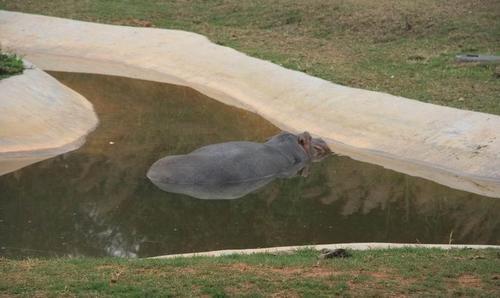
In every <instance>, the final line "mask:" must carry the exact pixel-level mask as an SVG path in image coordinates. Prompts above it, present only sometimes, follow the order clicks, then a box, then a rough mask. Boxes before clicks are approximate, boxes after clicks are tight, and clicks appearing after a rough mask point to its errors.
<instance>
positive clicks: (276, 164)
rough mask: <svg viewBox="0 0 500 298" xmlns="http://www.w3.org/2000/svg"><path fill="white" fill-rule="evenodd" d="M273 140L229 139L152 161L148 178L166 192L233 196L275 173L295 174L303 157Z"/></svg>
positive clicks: (267, 181)
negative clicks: (231, 140)
mask: <svg viewBox="0 0 500 298" xmlns="http://www.w3.org/2000/svg"><path fill="white" fill-rule="evenodd" d="M278 147H279V146H275V145H273V144H268V143H265V144H259V143H253V142H228V143H222V144H215V145H209V146H205V147H202V148H200V149H197V150H195V151H193V152H191V153H189V154H186V155H177V156H167V157H165V158H162V159H160V160H158V161H157V162H155V163H154V164H153V165H152V166H151V168H150V170H149V171H148V174H147V176H148V178H149V179H150V180H151V181H152V182H153V183H154V184H155V185H157V186H158V187H160V188H161V189H163V190H165V191H169V192H178V193H185V194H189V195H192V196H195V197H198V198H209V199H211V198H221V199H228V198H236V197H240V196H242V195H244V194H246V193H248V192H251V191H253V190H254V189H257V188H259V187H261V186H263V185H265V184H267V183H269V182H270V181H272V180H273V179H274V178H276V177H285V176H290V175H293V174H295V173H296V172H297V171H298V170H299V169H300V168H301V167H302V166H303V165H302V160H301V159H300V158H297V157H296V156H295V155H293V154H287V152H286V150H285V151H283V148H281V147H280V148H278Z"/></svg>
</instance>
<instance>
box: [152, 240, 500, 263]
mask: <svg viewBox="0 0 500 298" xmlns="http://www.w3.org/2000/svg"><path fill="white" fill-rule="evenodd" d="M405 247H407V248H417V247H418V248H439V249H463V248H471V249H486V248H494V249H500V246H498V245H466V244H405V243H380V242H370V243H338V244H319V245H302V246H280V247H268V248H253V249H227V250H214V251H206V252H196V253H186V254H174V255H164V256H157V257H151V258H148V259H171V258H183V257H184V258H190V257H220V256H227V255H235V254H236V255H249V254H255V253H287V252H294V251H296V250H301V249H314V250H321V249H337V248H343V249H351V250H369V249H391V248H405Z"/></svg>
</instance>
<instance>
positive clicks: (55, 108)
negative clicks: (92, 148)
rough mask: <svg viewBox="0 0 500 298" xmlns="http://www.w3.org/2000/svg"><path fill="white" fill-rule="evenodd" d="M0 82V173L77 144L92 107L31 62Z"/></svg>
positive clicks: (92, 117) (92, 122)
mask: <svg viewBox="0 0 500 298" xmlns="http://www.w3.org/2000/svg"><path fill="white" fill-rule="evenodd" d="M25 64H26V65H27V66H28V68H27V69H25V70H24V73H23V74H21V75H16V76H12V77H9V78H6V79H3V80H0V175H3V174H5V173H8V172H11V171H14V170H17V169H19V168H22V167H24V166H27V165H29V164H32V163H34V162H37V161H40V160H43V159H47V158H50V157H53V156H56V155H58V154H61V153H64V152H68V151H71V150H74V149H77V148H78V147H80V146H81V145H82V144H83V142H84V141H85V136H86V135H87V134H88V133H89V132H90V131H92V130H93V129H94V127H95V126H96V124H97V116H96V114H95V113H94V110H93V107H92V105H91V104H90V103H89V102H88V101H87V100H86V99H85V98H84V97H83V96H81V95H80V94H78V93H76V92H74V91H73V90H71V89H69V88H68V87H66V86H64V85H62V84H61V83H59V82H58V81H57V80H56V79H54V78H52V77H51V76H49V75H48V74H46V73H45V72H43V71H42V70H40V69H37V68H36V67H35V66H33V65H30V64H28V63H25Z"/></svg>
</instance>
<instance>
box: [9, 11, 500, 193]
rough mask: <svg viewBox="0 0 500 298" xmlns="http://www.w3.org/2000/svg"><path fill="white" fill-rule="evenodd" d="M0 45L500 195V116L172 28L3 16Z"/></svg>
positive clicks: (49, 66)
mask: <svg viewBox="0 0 500 298" xmlns="http://www.w3.org/2000/svg"><path fill="white" fill-rule="evenodd" d="M0 43H1V44H2V46H3V47H5V48H7V49H11V50H14V51H16V52H17V53H19V54H21V55H25V56H26V57H27V58H28V59H30V60H31V61H34V62H35V63H36V64H37V65H38V66H40V67H41V68H43V69H46V70H56V71H70V72H86V73H98V74H108V75H118V76H126V77H131V78H140V79H146V80H153V81H158V82H166V83H173V84H179V85H185V86H189V87H192V88H194V89H196V90H198V91H200V92H202V93H204V94H206V95H208V96H210V97H212V98H214V99H217V100H219V101H221V102H224V103H227V104H230V105H235V106H238V107H241V108H244V109H247V110H250V111H253V112H256V113H258V114H260V115H262V116H263V117H264V118H266V119H268V120H269V121H271V122H272V123H274V124H275V125H277V126H278V127H280V128H282V129H284V130H290V131H293V132H298V131H304V130H307V131H310V132H311V133H313V134H314V135H317V136H321V137H323V138H324V139H325V140H326V141H327V142H328V143H329V145H330V146H331V148H332V150H333V151H335V152H337V153H340V154H344V155H348V156H350V157H352V158H354V159H357V160H361V161H365V162H370V163H375V164H378V165H382V166H384V167H386V168H390V169H394V170H396V171H399V172H403V173H406V174H409V175H414V176H420V177H423V178H427V179H430V180H434V181H436V182H438V183H441V184H444V185H447V186H450V187H453V188H458V189H462V190H466V191H470V192H474V193H478V194H482V195H486V196H491V197H500V129H499V127H500V117H499V116H495V115H489V114H484V113H477V112H472V111H465V110H458V109H453V108H448V107H442V106H436V105H432V104H426V103H422V102H418V101H415V100H411V99H407V98H402V97H398V96H393V95H389V94H385V93H380V92H372V91H367V90H361V89H355V88H349V87H344V86H340V85H336V84H333V83H331V82H328V81H325V80H322V79H319V78H315V77H312V76H309V75H307V74H304V73H301V72H297V71H292V70H288V69H285V68H283V67H280V66H278V65H275V64H272V63H270V62H266V61H263V60H259V59H255V58H252V57H249V56H247V55H245V54H242V53H240V52H238V51H235V50H233V49H230V48H227V47H223V46H219V45H216V44H214V43H211V42H210V41H209V40H208V39H206V38H205V37H204V36H201V35H198V34H194V33H189V32H183V31H177V30H165V29H156V28H133V27H124V26H112V25H103V24H95V23H87V22H80V21H73V20H67V19H60V18H53V17H45V16H38V15H30V14H23V13H14V12H6V11H0Z"/></svg>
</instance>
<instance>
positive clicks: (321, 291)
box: [0, 249, 500, 297]
mask: <svg viewBox="0 0 500 298" xmlns="http://www.w3.org/2000/svg"><path fill="white" fill-rule="evenodd" d="M317 255H318V252H316V251H313V250H303V251H298V252H296V253H294V254H291V255H288V254H278V255H272V254H254V255H247V256H237V255H232V256H226V257H219V258H209V257H196V258H178V259H170V260H148V259H139V260H138V259H135V260H134V259H117V258H116V259H115V258H103V259H92V258H73V259H72V258H61V259H27V260H10V259H0V273H1V276H2V278H1V279H0V294H5V295H7V296H10V295H21V296H33V295H36V296H60V295H69V296H73V295H78V296H95V295H127V296H176V297H177V296H201V295H208V296H210V297H232V296H251V297H263V296H271V295H276V296H282V297H295V296H306V297H331V296H332V295H334V294H337V295H352V296H366V295H369V296H454V295H472V296H484V297H488V296H489V297H495V296H497V295H498V293H499V292H500V251H499V250H451V251H444V250H438V249H395V250H372V251H353V252H352V255H353V256H352V257H351V258H347V259H329V260H318V258H317Z"/></svg>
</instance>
